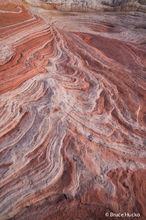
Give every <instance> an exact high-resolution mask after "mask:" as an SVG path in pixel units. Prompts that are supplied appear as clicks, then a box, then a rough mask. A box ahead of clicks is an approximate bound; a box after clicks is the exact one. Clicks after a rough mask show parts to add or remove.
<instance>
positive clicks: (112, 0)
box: [24, 0, 146, 11]
mask: <svg viewBox="0 0 146 220" xmlns="http://www.w3.org/2000/svg"><path fill="white" fill-rule="evenodd" d="M24 1H25V2H27V3H30V4H31V5H33V6H39V7H45V8H48V9H59V10H64V11H97V10H98V11H99V10H106V11H107V10H108V11H109V10H110V11H113V10H114V11H115V10H118V11H119V10H122V11H123V10H126V11H127V10H134V11H146V1H145V0H90V1H88V0H24Z"/></svg>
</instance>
